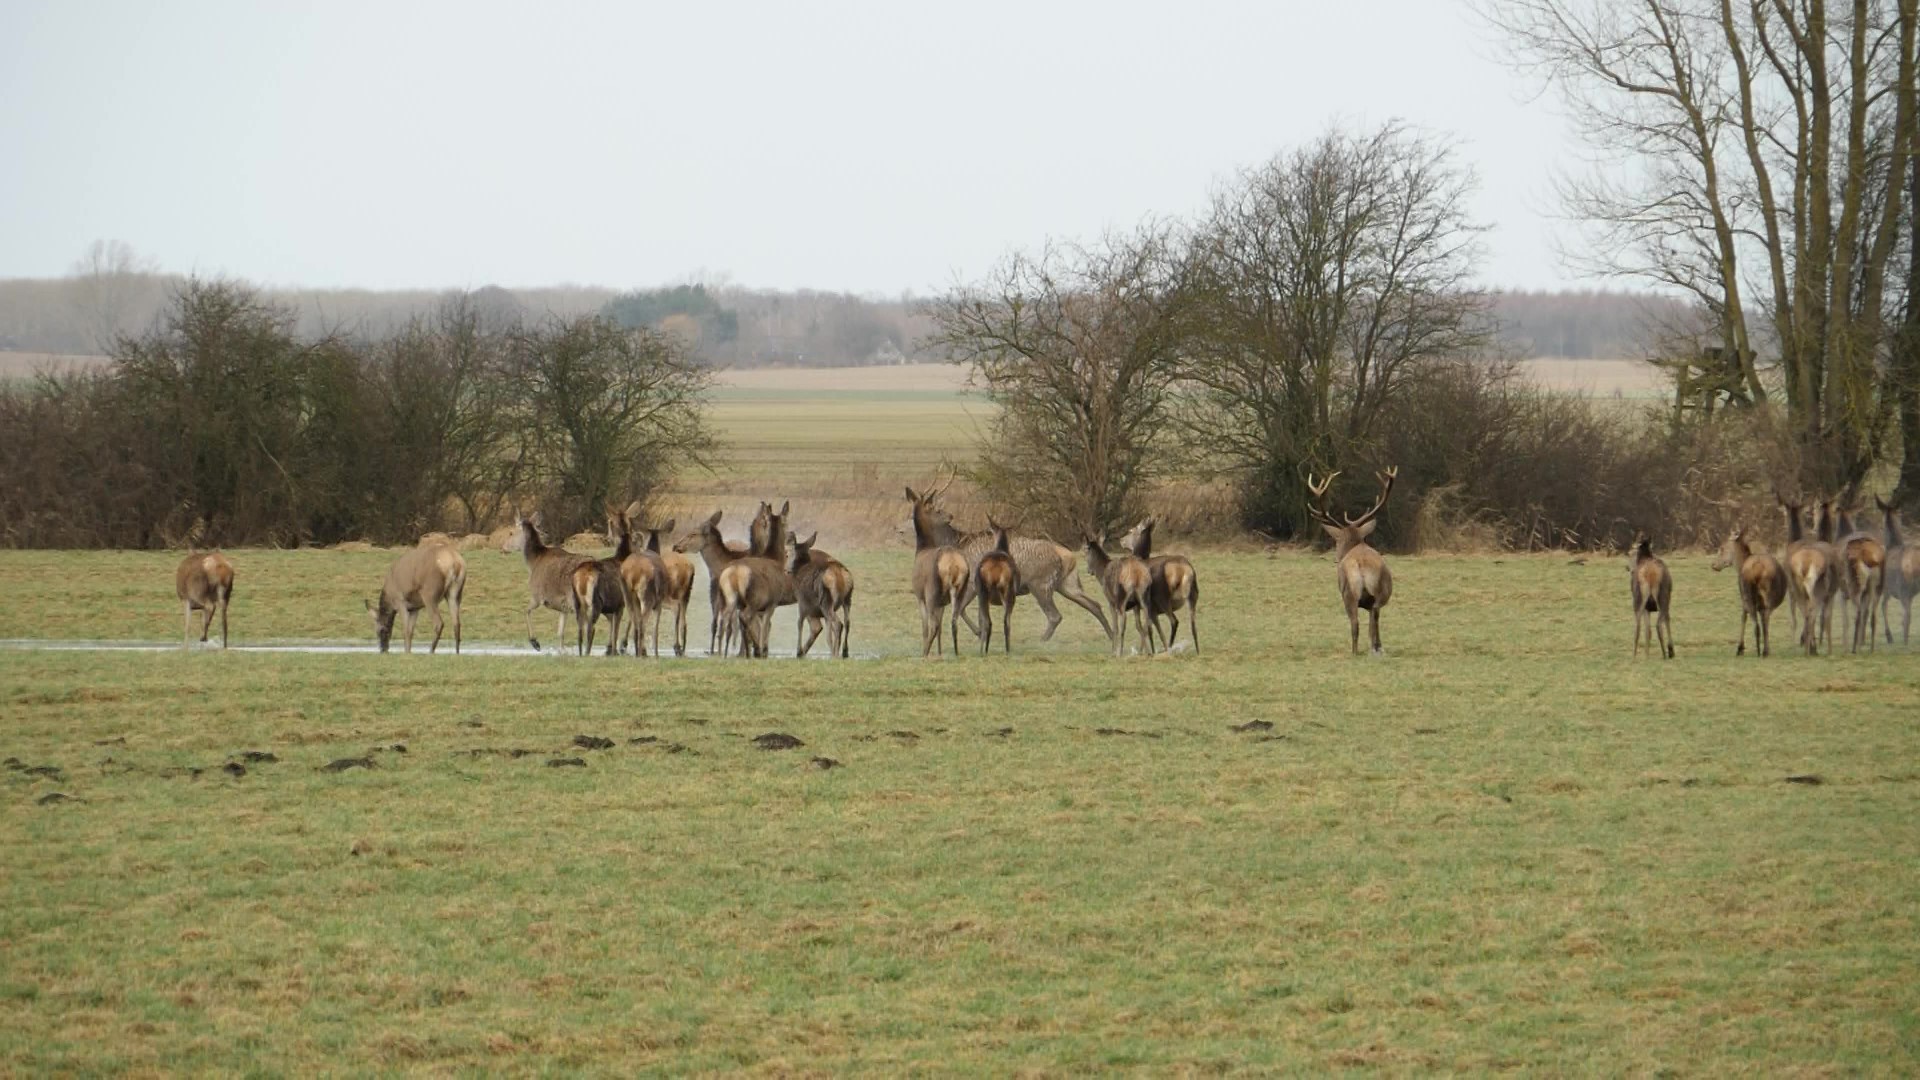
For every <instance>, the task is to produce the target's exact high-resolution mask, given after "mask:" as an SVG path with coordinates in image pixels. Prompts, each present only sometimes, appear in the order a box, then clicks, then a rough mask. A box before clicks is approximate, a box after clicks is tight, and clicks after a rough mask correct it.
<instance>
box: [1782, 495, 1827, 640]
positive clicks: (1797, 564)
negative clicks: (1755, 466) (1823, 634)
mask: <svg viewBox="0 0 1920 1080" xmlns="http://www.w3.org/2000/svg"><path fill="white" fill-rule="evenodd" d="M1775 498H1777V499H1779V501H1780V509H1781V510H1782V511H1784V512H1785V513H1786V515H1787V549H1786V555H1787V558H1786V566H1787V595H1788V596H1790V597H1791V598H1792V600H1793V610H1795V611H1796V612H1798V613H1799V616H1800V620H1799V621H1800V631H1799V633H1800V644H1801V645H1803V646H1805V647H1806V650H1807V655H1808V656H1817V655H1819V653H1820V626H1821V623H1822V622H1823V621H1825V618H1826V615H1827V611H1828V610H1829V607H1830V605H1831V604H1832V602H1833V588H1834V573H1833V563H1832V548H1831V547H1829V546H1828V545H1825V544H1822V543H1820V542H1819V541H1818V540H1809V539H1807V538H1806V533H1805V525H1804V523H1803V521H1802V520H1801V517H1800V504H1799V503H1798V502H1789V501H1788V500H1787V499H1786V497H1785V496H1782V495H1779V494H1777V493H1776V494H1775Z"/></svg>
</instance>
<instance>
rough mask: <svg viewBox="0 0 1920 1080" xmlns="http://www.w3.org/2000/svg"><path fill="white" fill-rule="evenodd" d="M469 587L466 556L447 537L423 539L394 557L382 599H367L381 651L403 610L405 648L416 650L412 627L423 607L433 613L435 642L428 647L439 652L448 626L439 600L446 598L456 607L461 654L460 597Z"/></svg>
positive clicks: (455, 634) (455, 623)
mask: <svg viewBox="0 0 1920 1080" xmlns="http://www.w3.org/2000/svg"><path fill="white" fill-rule="evenodd" d="M466 589H467V560H466V559H465V558H463V557H462V556H461V554H460V552H459V550H458V549H456V548H455V547H454V546H453V544H452V543H450V542H449V541H447V540H444V539H439V538H434V539H429V540H422V541H421V542H420V545H419V546H418V547H416V548H414V549H413V550H412V551H409V552H407V553H406V554H405V555H402V556H400V557H399V558H398V559H395V560H394V561H393V565H392V566H389V567H387V576H386V578H385V580H383V581H382V582H381V583H380V597H379V599H378V600H377V601H374V600H369V601H367V614H368V615H369V616H370V617H371V618H372V619H373V630H374V633H375V634H376V635H378V636H379V639H380V651H381V652H386V651H387V646H388V645H389V644H390V643H391V642H392V641H393V620H394V617H395V616H396V615H398V614H399V613H400V612H403V611H404V612H406V618H407V625H406V630H405V632H404V637H403V638H402V640H403V641H405V643H406V651H407V652H409V653H411V652H413V628H414V624H415V622H416V621H418V620H419V618H420V612H421V609H423V608H424V609H425V610H427V611H430V612H432V613H433V644H431V645H429V646H427V651H428V652H430V653H431V652H437V651H438V650H439V648H440V634H441V631H442V630H443V629H444V628H445V626H446V621H445V620H444V619H442V618H441V617H440V601H442V600H445V601H446V602H447V606H448V607H450V608H452V609H453V652H454V655H456V656H457V655H459V653H460V597H461V594H463V593H465V592H466Z"/></svg>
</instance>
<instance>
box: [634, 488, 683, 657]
mask: <svg viewBox="0 0 1920 1080" xmlns="http://www.w3.org/2000/svg"><path fill="white" fill-rule="evenodd" d="M635 505H636V506H637V505H638V504H637V503H636V504H635ZM630 512H633V513H637V512H638V511H637V510H631V509H630ZM673 525H674V519H673V518H668V519H667V523H666V524H665V525H659V526H643V527H642V528H641V531H642V532H644V533H646V534H647V542H646V545H645V547H646V550H647V551H649V552H651V553H652V554H653V555H654V556H655V557H656V558H658V559H659V560H660V569H661V575H662V577H661V585H660V603H659V606H657V607H655V608H654V615H653V651H654V653H655V654H656V655H657V654H658V653H659V652H660V612H661V609H662V608H669V607H670V608H672V609H673V655H675V656H685V655H687V601H688V600H690V599H692V598H693V564H692V563H691V562H688V561H687V558H686V556H684V555H681V554H680V553H679V552H677V551H674V550H672V549H670V548H669V549H666V550H662V549H661V546H660V534H661V533H671V532H673Z"/></svg>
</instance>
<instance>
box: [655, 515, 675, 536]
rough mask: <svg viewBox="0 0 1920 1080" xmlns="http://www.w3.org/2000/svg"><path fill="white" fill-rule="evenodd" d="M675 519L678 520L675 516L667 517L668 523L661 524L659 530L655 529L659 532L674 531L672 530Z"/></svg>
mask: <svg viewBox="0 0 1920 1080" xmlns="http://www.w3.org/2000/svg"><path fill="white" fill-rule="evenodd" d="M675 520H676V519H675V518H668V519H667V523H666V524H665V525H662V526H660V528H659V529H657V530H655V531H657V532H663V533H670V532H672V531H673V523H674V521H675Z"/></svg>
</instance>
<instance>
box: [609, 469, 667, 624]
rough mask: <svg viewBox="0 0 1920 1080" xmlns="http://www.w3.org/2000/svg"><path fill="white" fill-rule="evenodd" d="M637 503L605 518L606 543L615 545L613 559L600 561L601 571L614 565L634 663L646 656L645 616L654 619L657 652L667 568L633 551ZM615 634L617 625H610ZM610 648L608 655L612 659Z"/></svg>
mask: <svg viewBox="0 0 1920 1080" xmlns="http://www.w3.org/2000/svg"><path fill="white" fill-rule="evenodd" d="M639 507H640V504H639V503H638V502H635V503H631V504H629V505H628V506H627V508H626V509H625V510H614V511H610V512H609V513H608V514H607V539H608V540H609V541H612V542H613V544H614V549H613V558H611V559H608V560H603V561H602V564H601V566H602V571H603V572H604V571H605V569H606V564H607V563H612V564H613V572H614V580H615V582H616V583H617V586H618V588H619V589H620V595H621V604H622V606H623V607H624V608H625V609H626V611H627V614H628V620H627V623H628V636H629V637H631V638H632V639H633V640H632V645H633V655H634V658H635V659H638V658H640V657H643V656H645V655H647V616H648V615H652V616H653V646H654V651H655V652H658V651H659V649H660V607H661V598H660V597H661V591H662V590H663V589H664V588H665V584H666V566H665V565H664V564H663V563H662V561H661V559H660V556H659V555H658V554H657V553H655V552H651V551H647V550H645V549H643V548H636V547H635V546H634V542H633V518H632V517H631V515H632V514H634V513H637V512H638V511H639ZM613 629H614V631H615V632H616V633H618V631H619V623H618V622H617V621H616V622H614V624H613ZM612 652H613V648H612V646H609V647H608V654H609V655H612Z"/></svg>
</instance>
